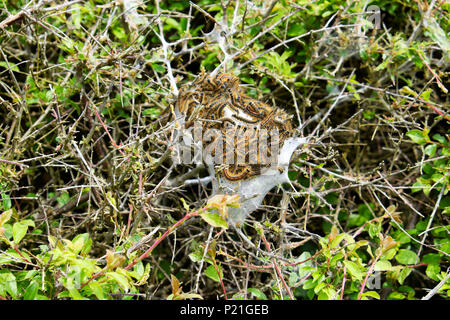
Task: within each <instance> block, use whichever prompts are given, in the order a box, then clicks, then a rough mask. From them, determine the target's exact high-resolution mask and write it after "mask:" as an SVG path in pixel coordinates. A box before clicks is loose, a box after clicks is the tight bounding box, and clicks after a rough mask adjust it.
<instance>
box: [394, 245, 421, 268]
mask: <svg viewBox="0 0 450 320" xmlns="http://www.w3.org/2000/svg"><path fill="white" fill-rule="evenodd" d="M395 260H397V262H398V263H401V264H404V265H408V264H415V263H416V260H417V254H416V253H415V252H414V251H411V250H408V249H400V250H398V253H397V255H396V256H395Z"/></svg>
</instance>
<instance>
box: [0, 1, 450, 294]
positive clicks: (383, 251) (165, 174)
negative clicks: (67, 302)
mask: <svg viewBox="0 0 450 320" xmlns="http://www.w3.org/2000/svg"><path fill="white" fill-rule="evenodd" d="M449 12H450V4H449V2H448V1H445V0H441V1H436V0H389V1H388V0H379V1H370V0H367V1H355V0H347V1H342V0H313V1H303V0H297V1H288V0H284V1H283V0H279V1H258V0H240V1H237V0H236V1H211V0H203V1H195V2H190V1H158V0H156V1H137V0H117V1H101V0H98V1H94V0H90V1H80V0H72V1H69V0H64V1H59V0H57V1H48V0H39V1H38V0H36V1H25V0H23V1H21V0H17V1H8V0H2V1H0V105H1V107H0V117H1V119H2V120H1V123H0V195H1V200H0V299H186V298H191V299H192V298H194V299H197V298H198V299H201V298H202V299H216V298H220V299H302V300H306V299H347V300H348V299H351V300H353V299H355V300H356V299H394V300H395V299H430V298H431V299H449V296H450V280H449V277H450V269H449V256H450V242H449V241H450V228H449V218H450V216H449V215H450V195H449V194H448V192H449V190H450V180H449V178H450V173H449V172H450V170H449V167H450V157H449V156H450V137H449V126H448V124H449V122H450V114H449V110H450V108H449V98H448V97H449V95H448V83H449V62H450V61H449V59H450V40H449V31H450V27H449V26H450V25H449V16H450V15H449ZM216 69H217V70H220V71H227V72H230V73H233V74H234V75H236V76H238V77H239V78H240V79H241V82H242V85H243V86H245V88H246V92H247V94H248V95H249V96H252V97H255V98H258V99H260V100H262V101H265V102H267V103H269V104H271V105H276V106H278V107H280V108H283V109H284V110H286V112H288V113H290V114H292V115H293V116H294V117H293V121H294V125H295V127H297V128H298V134H299V135H301V136H304V137H308V138H309V139H310V140H309V141H310V143H309V144H308V145H304V146H302V148H300V149H299V150H298V151H297V152H296V153H295V154H294V156H293V158H292V164H291V166H290V172H289V177H290V179H291V184H286V185H282V186H280V188H277V189H274V190H273V191H272V192H271V193H270V194H269V195H268V196H267V197H266V198H265V201H264V205H263V206H262V207H261V209H260V210H258V211H256V212H254V213H253V214H252V216H251V217H250V218H249V219H248V221H247V224H246V225H245V226H244V227H243V228H242V233H243V234H245V236H246V238H243V237H242V236H239V235H238V234H237V233H236V231H235V230H234V229H232V228H228V229H227V228H225V227H226V226H225V225H223V219H222V220H221V218H222V217H221V216H217V215H216V216H214V215H213V214H212V213H211V209H214V208H215V209H220V210H222V212H225V211H226V208H227V207H228V206H229V205H234V204H235V202H236V198H233V197H216V198H213V199H210V198H208V197H209V195H210V192H211V190H210V187H209V186H204V185H202V184H196V183H192V178H195V177H202V176H204V174H205V172H204V171H203V170H202V169H201V168H195V167H194V166H188V165H185V166H180V165H178V166H175V165H174V164H173V163H172V161H171V157H170V155H171V150H172V149H173V148H172V146H171V141H170V137H171V130H172V129H173V126H172V124H171V122H170V121H168V117H169V115H170V113H171V111H170V110H171V109H170V108H171V106H173V103H174V99H175V98H176V95H177V92H178V89H179V88H180V86H182V85H184V84H187V83H190V82H191V81H192V80H193V79H195V77H196V76H197V75H198V74H199V73H200V71H201V70H205V71H206V72H212V71H214V70H216ZM188 178H191V180H187V179H188ZM186 181H190V182H189V183H187V182H186ZM245 239H247V240H245Z"/></svg>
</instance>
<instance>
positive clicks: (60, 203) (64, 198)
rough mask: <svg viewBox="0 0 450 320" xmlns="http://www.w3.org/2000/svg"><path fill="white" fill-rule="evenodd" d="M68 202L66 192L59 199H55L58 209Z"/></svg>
mask: <svg viewBox="0 0 450 320" xmlns="http://www.w3.org/2000/svg"><path fill="white" fill-rule="evenodd" d="M69 200H70V195H69V194H68V193H67V192H64V193H62V194H61V195H60V196H59V197H57V198H56V201H57V202H58V207H59V208H61V207H63V206H64V205H65V204H67V203H68V202H69Z"/></svg>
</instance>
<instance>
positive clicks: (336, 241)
mask: <svg viewBox="0 0 450 320" xmlns="http://www.w3.org/2000/svg"><path fill="white" fill-rule="evenodd" d="M345 236H346V234H345V233H341V234H338V235H337V236H336V237H335V238H334V239H333V240H332V241H331V243H330V249H334V248H335V247H336V246H337V245H338V244H339V243H340V242H341V241H342V240H344V238H345Z"/></svg>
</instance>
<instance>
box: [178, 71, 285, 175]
mask: <svg viewBox="0 0 450 320" xmlns="http://www.w3.org/2000/svg"><path fill="white" fill-rule="evenodd" d="M176 109H177V110H178V111H179V112H180V113H182V114H183V115H184V117H185V128H186V129H188V128H190V127H191V126H193V125H194V123H195V122H196V121H201V124H202V130H203V131H204V132H205V131H207V130H208V129H216V130H218V131H219V132H221V134H222V136H223V137H227V138H226V139H225V140H226V141H225V143H224V144H222V148H223V153H224V156H225V158H228V159H229V158H230V157H231V158H232V159H233V160H234V161H231V164H227V165H221V166H220V170H219V173H221V174H222V176H223V177H224V178H225V179H227V180H229V181H239V180H244V179H248V178H250V177H252V176H255V175H258V174H260V173H261V170H262V169H263V168H264V167H267V166H268V159H269V158H271V157H272V156H273V155H272V154H271V150H272V148H271V146H272V144H273V143H277V144H278V145H279V146H282V144H283V141H284V140H285V139H286V138H288V137H290V136H292V134H293V130H292V125H291V121H290V117H289V116H288V114H287V113H286V112H284V111H283V110H282V109H279V108H277V107H271V106H269V105H267V104H266V103H263V102H261V101H259V100H256V99H253V98H250V97H248V96H246V95H245V92H244V89H243V88H242V87H241V86H240V81H239V79H238V78H237V77H235V76H233V75H231V74H229V73H219V74H217V75H215V76H211V75H208V74H206V73H202V74H200V75H199V76H198V77H197V79H196V80H195V81H194V82H193V83H192V84H191V85H186V86H184V87H182V88H180V92H179V95H178V98H177V102H176ZM230 130H235V131H234V133H235V134H234V135H233V137H232V138H231V139H230V134H229V133H230ZM274 132H276V137H274V134H273V133H274ZM254 139H257V140H258V141H266V142H267V143H265V144H260V143H259V147H258V148H257V149H256V150H255V148H250V147H248V146H249V145H251V144H252V142H254V141H255V140H254ZM203 142H206V141H203ZM215 142H217V141H215ZM211 143H214V141H211ZM230 143H231V144H232V146H231V148H230ZM242 146H244V148H242ZM230 150H232V151H233V152H232V154H230ZM242 151H243V152H244V154H239V152H241V153H242ZM213 153H214V150H213ZM227 163H228V162H227Z"/></svg>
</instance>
